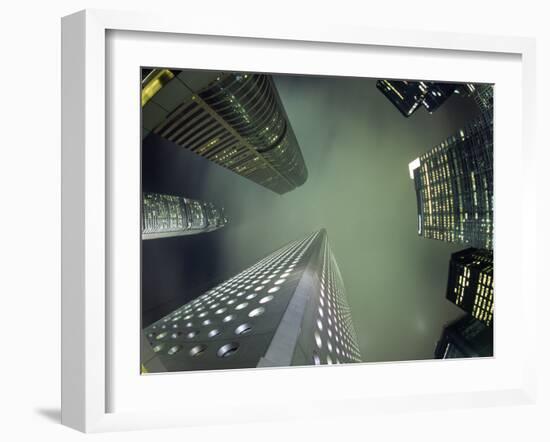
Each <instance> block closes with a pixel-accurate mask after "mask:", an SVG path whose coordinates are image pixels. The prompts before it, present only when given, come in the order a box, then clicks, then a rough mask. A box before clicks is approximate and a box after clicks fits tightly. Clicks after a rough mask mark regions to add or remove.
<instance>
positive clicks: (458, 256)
mask: <svg viewBox="0 0 550 442" xmlns="http://www.w3.org/2000/svg"><path fill="white" fill-rule="evenodd" d="M493 286H494V283H493V252H492V251H491V250H483V249H474V248H469V249H465V250H462V251H460V252H456V253H453V254H452V255H451V261H450V264H449V279H448V283H447V299H448V300H449V301H451V302H453V303H454V304H456V305H457V306H459V307H460V308H461V309H462V310H464V311H465V312H467V313H469V314H470V315H472V316H473V317H474V318H475V319H478V320H480V321H481V322H483V323H484V324H487V325H492V323H493V310H494V294H493Z"/></svg>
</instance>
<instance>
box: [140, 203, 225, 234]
mask: <svg viewBox="0 0 550 442" xmlns="http://www.w3.org/2000/svg"><path fill="white" fill-rule="evenodd" d="M226 224H227V218H226V217H225V215H224V213H223V208H221V209H218V208H217V207H216V206H214V204H212V203H208V202H202V201H196V200H192V199H189V198H184V197H182V196H175V195H161V194H158V193H144V194H143V204H142V207H141V238H142V239H156V238H167V237H172V236H182V235H195V234H197V233H203V232H212V231H213V230H217V229H220V228H221V227H223V226H225V225H226Z"/></svg>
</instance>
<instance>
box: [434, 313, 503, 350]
mask: <svg viewBox="0 0 550 442" xmlns="http://www.w3.org/2000/svg"><path fill="white" fill-rule="evenodd" d="M434 356H435V358H436V359H455V358H475V357H487V356H493V328H492V327H488V326H486V325H485V324H483V323H482V322H481V321H478V320H477V319H475V318H473V317H471V316H469V315H466V316H463V317H462V318H460V319H458V320H456V321H454V322H452V323H450V324H448V325H447V326H446V327H445V328H444V329H443V333H442V334H441V339H440V340H439V341H438V343H437V345H436V348H435V354H434Z"/></svg>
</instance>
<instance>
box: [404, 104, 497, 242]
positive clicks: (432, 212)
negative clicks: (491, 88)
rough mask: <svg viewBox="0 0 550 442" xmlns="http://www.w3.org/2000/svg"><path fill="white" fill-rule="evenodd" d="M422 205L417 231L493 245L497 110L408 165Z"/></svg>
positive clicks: (471, 123)
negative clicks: (494, 123)
mask: <svg viewBox="0 0 550 442" xmlns="http://www.w3.org/2000/svg"><path fill="white" fill-rule="evenodd" d="M409 173H410V177H411V179H413V180H414V186H415V190H416V201H417V207H418V234H419V235H422V236H424V237H425V238H432V239H438V240H442V241H449V242H453V243H461V244H468V245H470V246H473V247H479V248H485V249H492V248H493V114H492V112H491V111H486V112H483V113H482V114H481V115H480V116H479V117H478V118H476V119H475V120H474V121H472V122H470V124H468V125H467V126H466V127H465V128H464V129H461V130H460V131H458V133H456V134H455V135H453V136H451V137H449V138H447V139H446V140H445V141H443V142H442V143H441V144H439V145H438V146H436V147H434V148H433V149H432V150H430V151H429V152H427V153H425V154H423V155H422V156H421V157H420V158H417V159H416V160H414V161H412V162H411V163H410V164H409Z"/></svg>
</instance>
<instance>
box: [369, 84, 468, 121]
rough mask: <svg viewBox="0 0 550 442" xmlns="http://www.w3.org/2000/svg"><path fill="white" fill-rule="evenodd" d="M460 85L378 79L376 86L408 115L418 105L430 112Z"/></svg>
mask: <svg viewBox="0 0 550 442" xmlns="http://www.w3.org/2000/svg"><path fill="white" fill-rule="evenodd" d="M460 86H461V85H459V84H455V83H436V82H433V81H407V80H378V81H377V82H376V87H377V88H378V90H379V91H380V92H382V93H383V94H384V95H385V97H386V98H387V99H388V100H390V102H391V103H392V104H393V105H394V106H395V107H396V108H397V109H398V110H399V112H401V114H402V115H403V116H404V117H410V116H411V115H412V114H413V113H414V112H415V111H416V110H417V109H418V107H419V106H420V105H422V106H424V108H425V109H426V110H427V111H428V112H429V113H430V114H431V113H432V112H434V111H436V110H437V109H438V108H439V107H440V106H441V105H442V104H443V103H444V102H445V101H446V100H447V99H448V98H449V97H450V96H451V95H453V94H454V93H455V92H457V88H458V87H460Z"/></svg>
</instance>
